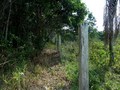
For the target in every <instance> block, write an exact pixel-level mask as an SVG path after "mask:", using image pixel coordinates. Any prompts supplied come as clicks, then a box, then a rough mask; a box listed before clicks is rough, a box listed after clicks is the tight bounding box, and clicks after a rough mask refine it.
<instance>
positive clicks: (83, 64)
mask: <svg viewBox="0 0 120 90" xmlns="http://www.w3.org/2000/svg"><path fill="white" fill-rule="evenodd" d="M78 30H79V54H80V57H79V61H80V63H79V66H80V67H79V90H89V74H88V25H87V24H86V23H84V24H83V25H81V28H80V26H79V25H78Z"/></svg>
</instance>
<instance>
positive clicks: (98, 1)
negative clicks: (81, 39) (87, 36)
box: [82, 0, 105, 31]
mask: <svg viewBox="0 0 120 90" xmlns="http://www.w3.org/2000/svg"><path fill="white" fill-rule="evenodd" d="M82 2H83V3H85V4H86V6H87V8H88V9H89V11H90V12H92V14H93V16H94V17H95V18H96V21H97V23H96V24H97V27H98V31H103V11H104V5H105V0H82Z"/></svg>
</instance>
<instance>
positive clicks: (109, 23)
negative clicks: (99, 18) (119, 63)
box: [104, 0, 120, 66]
mask: <svg viewBox="0 0 120 90" xmlns="http://www.w3.org/2000/svg"><path fill="white" fill-rule="evenodd" d="M118 2H120V0H106V5H105V10H104V31H105V45H109V51H110V62H109V65H110V66H111V65H112V62H114V53H113V41H114V38H115V37H117V35H118V32H119V29H120V21H119V20H118V16H117V11H118V10H117V6H118V5H119V3H118Z"/></svg>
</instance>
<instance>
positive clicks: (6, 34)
mask: <svg viewBox="0 0 120 90" xmlns="http://www.w3.org/2000/svg"><path fill="white" fill-rule="evenodd" d="M9 3H10V9H9V14H8V19H7V25H6V32H5V40H7V37H8V28H9V21H10V15H11V7H12V1H11V0H9Z"/></svg>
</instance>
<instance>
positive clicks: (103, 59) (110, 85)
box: [63, 40, 120, 90]
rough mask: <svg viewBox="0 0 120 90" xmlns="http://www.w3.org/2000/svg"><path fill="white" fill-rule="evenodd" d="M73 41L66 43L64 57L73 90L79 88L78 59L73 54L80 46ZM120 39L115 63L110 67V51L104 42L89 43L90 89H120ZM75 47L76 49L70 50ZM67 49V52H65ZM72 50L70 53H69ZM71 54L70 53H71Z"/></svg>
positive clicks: (116, 49) (116, 47)
mask: <svg viewBox="0 0 120 90" xmlns="http://www.w3.org/2000/svg"><path fill="white" fill-rule="evenodd" d="M72 45H73V43H70V42H69V43H68V44H65V46H64V49H63V52H64V53H63V59H64V60H65V61H66V62H64V63H65V68H66V74H67V78H68V80H70V81H71V88H72V90H78V70H79V69H78V61H76V59H77V57H76V59H75V57H72V54H75V52H77V50H78V47H77V45H76V44H74V47H71V46H72ZM119 46H120V45H119V41H117V45H116V46H115V51H114V52H115V56H116V57H115V60H116V61H115V64H114V65H113V66H112V67H111V68H112V69H109V66H108V64H109V52H108V51H107V50H106V48H104V44H103V42H101V41H100V40H99V41H94V40H91V42H90V45H89V84H90V87H89V89H90V90H119V89H120V85H119V83H120V78H119V74H120V63H119V61H118V60H119V53H120V52H119V51H120V50H119ZM73 48H74V51H72V52H70V50H71V49H73ZM65 51H66V52H65ZM69 52H70V53H69ZM69 54H70V55H69Z"/></svg>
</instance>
